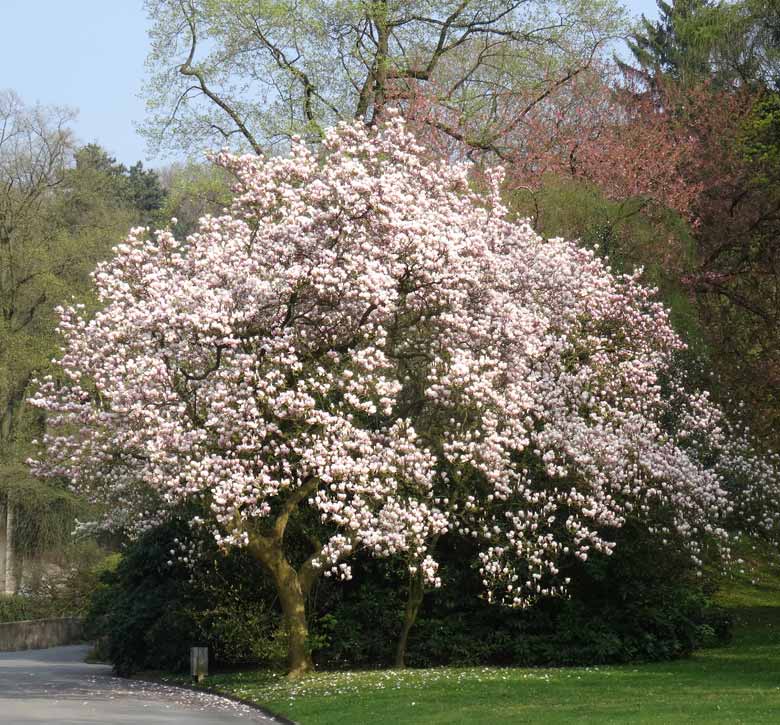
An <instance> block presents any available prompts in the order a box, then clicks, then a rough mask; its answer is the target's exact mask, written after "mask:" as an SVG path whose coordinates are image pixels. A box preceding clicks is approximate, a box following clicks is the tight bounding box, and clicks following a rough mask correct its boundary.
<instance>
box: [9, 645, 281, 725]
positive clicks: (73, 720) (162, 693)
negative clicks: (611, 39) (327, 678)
mask: <svg viewBox="0 0 780 725" xmlns="http://www.w3.org/2000/svg"><path fill="white" fill-rule="evenodd" d="M87 651H88V648H87V647H86V646H83V645H77V646H74V647H52V648H51V649H40V650H26V651H23V652H0V723H2V724H3V725H16V724H17V723H19V724H21V723H25V725H26V724H27V723H47V725H51V724H53V723H56V724H57V725H81V723H102V724H104V725H106V724H108V723H110V724H111V725H113V724H114V723H120V724H122V725H131V724H132V725H136V724H137V723H138V724H143V725H151V723H154V724H155V725H157V724H158V723H159V724H160V725H185V723H186V724H187V725H190V724H192V725H206V724H207V723H208V725H239V723H246V724H247V725H249V723H266V724H269V723H275V722H277V721H275V720H272V719H269V718H266V717H263V715H262V713H260V712H259V711H257V710H254V709H252V708H249V707H247V706H246V705H241V704H239V703H235V702H232V701H231V700H226V699H224V698H221V697H216V696H215V695H209V694H207V693H202V692H192V691H190V690H185V689H181V688H178V687H168V686H166V685H157V684H151V683H145V682H139V681H137V680H125V679H122V678H119V677H113V676H112V675H111V668H110V667H108V666H107V665H88V664H85V663H84V657H85V656H86V654H87Z"/></svg>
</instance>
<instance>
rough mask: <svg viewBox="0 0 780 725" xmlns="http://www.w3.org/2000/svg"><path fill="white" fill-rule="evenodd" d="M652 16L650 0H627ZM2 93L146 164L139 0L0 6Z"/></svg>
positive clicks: (8, 1)
mask: <svg viewBox="0 0 780 725" xmlns="http://www.w3.org/2000/svg"><path fill="white" fill-rule="evenodd" d="M625 1H626V4H627V5H628V7H629V8H630V9H631V10H632V11H633V12H636V13H637V14H639V13H644V14H645V15H647V16H648V17H653V16H655V15H656V7H655V0H625ZM0 11H1V12H0V88H11V89H13V90H15V91H16V92H17V93H18V94H19V95H20V96H21V97H22V99H24V100H25V101H26V102H28V103H34V102H36V101H39V102H40V103H43V104H47V105H49V104H60V105H67V106H71V107H74V108H76V109H78V111H79V117H78V120H77V122H76V124H75V129H76V133H77V135H78V137H79V140H80V141H82V142H84V143H89V142H96V143H99V144H100V145H102V146H103V147H105V148H106V149H108V151H109V152H110V153H111V154H112V155H114V156H116V157H117V159H118V160H119V161H122V162H124V163H126V164H130V163H134V162H135V161H137V160H139V159H141V160H144V161H148V162H150V164H151V165H152V166H154V165H155V162H158V163H159V162H160V160H159V159H148V158H147V153H146V148H145V144H144V140H143V139H142V138H141V137H140V136H139V135H138V134H137V133H136V132H135V123H137V122H139V121H141V120H142V119H143V117H144V112H145V109H144V102H143V100H141V98H139V93H140V90H141V82H142V79H143V75H144V60H145V58H146V51H147V37H146V28H147V19H146V14H145V12H144V10H143V0H0Z"/></svg>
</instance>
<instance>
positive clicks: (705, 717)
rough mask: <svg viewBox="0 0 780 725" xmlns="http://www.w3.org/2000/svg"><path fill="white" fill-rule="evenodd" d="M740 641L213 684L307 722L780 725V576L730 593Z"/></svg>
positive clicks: (239, 676)
mask: <svg viewBox="0 0 780 725" xmlns="http://www.w3.org/2000/svg"><path fill="white" fill-rule="evenodd" d="M723 602H724V603H725V604H728V605H729V606H731V607H732V608H733V611H734V615H735V619H736V622H737V625H736V628H735V637H734V640H733V642H732V643H731V644H729V645H727V646H724V647H720V648H718V649H711V650H705V651H702V652H700V653H698V654H696V655H695V656H693V657H691V658H689V659H685V660H679V661H676V662H666V663H660V664H646V665H633V666H613V667H589V668H561V669H548V670H541V669H512V668H482V667H477V668H437V669H429V670H407V671H403V672H396V671H370V672H322V673H316V674H313V675H311V676H309V677H306V678H304V679H302V680H299V681H296V682H289V681H287V680H286V679H285V678H284V677H282V676H280V675H270V674H268V673H265V672H243V673H234V674H223V675H215V676H213V677H210V678H209V681H208V684H209V686H210V687H212V688H215V689H217V690H221V691H223V692H225V693H230V694H232V695H234V696H238V697H241V698H243V699H247V700H253V701H255V702H257V703H259V704H261V705H263V706H265V707H267V708H269V709H271V710H273V711H275V712H277V713H280V714H283V715H285V716H286V717H288V718H290V719H292V720H295V721H297V722H300V723H302V724H303V725H307V724H311V725H326V723H332V724H333V725H336V724H338V725H344V724H345V723H371V724H372V725H381V724H384V723H388V724H390V723H392V724H393V725H397V724H398V723H426V724H428V723H430V724H434V723H463V724H464V725H465V724H466V723H468V724H469V725H479V724H481V723H524V722H528V723H541V724H544V725H546V724H547V723H624V722H638V723H675V724H676V723H687V722H696V723H780V580H778V578H777V577H776V576H769V577H767V578H765V580H764V583H763V584H762V585H760V586H759V588H757V589H755V588H750V587H748V586H745V583H744V582H743V583H740V582H737V583H736V584H735V585H733V586H732V587H730V588H729V589H727V590H726V591H725V592H724V597H723Z"/></svg>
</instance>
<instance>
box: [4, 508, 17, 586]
mask: <svg viewBox="0 0 780 725" xmlns="http://www.w3.org/2000/svg"><path fill="white" fill-rule="evenodd" d="M5 593H6V594H15V593H16V577H15V562H14V506H13V504H12V503H11V501H9V500H8V499H6V502H5Z"/></svg>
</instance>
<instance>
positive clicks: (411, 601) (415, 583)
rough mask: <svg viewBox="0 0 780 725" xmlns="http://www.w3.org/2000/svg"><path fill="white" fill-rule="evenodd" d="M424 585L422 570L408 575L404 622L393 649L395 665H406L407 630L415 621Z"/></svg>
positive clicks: (397, 666)
mask: <svg viewBox="0 0 780 725" xmlns="http://www.w3.org/2000/svg"><path fill="white" fill-rule="evenodd" d="M424 594H425V587H424V585H423V575H422V571H420V570H419V569H418V570H417V571H416V572H415V573H414V574H412V575H411V576H410V577H409V594H408V596H407V598H406V610H405V611H404V623H403V626H402V627H401V634H400V636H399V637H398V643H397V645H396V649H395V667H396V668H397V669H403V668H404V667H406V644H407V642H408V641H409V631H410V630H411V629H412V626H413V625H414V623H415V621H417V613H418V612H419V611H420V605H421V604H422V600H423V596H424Z"/></svg>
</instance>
